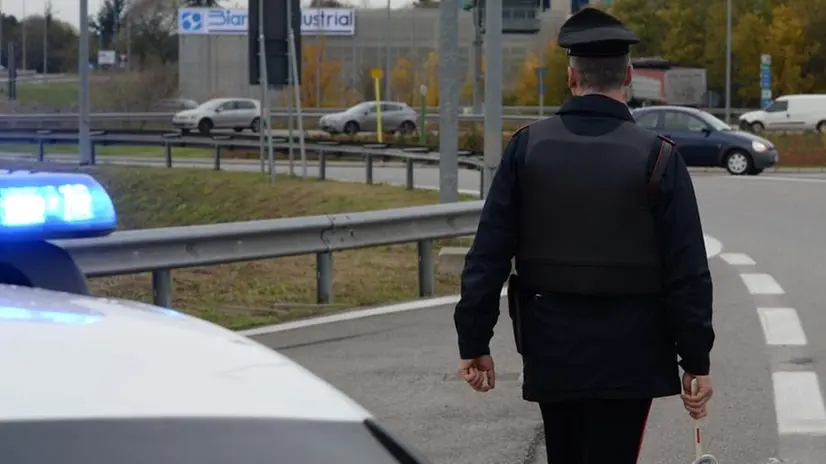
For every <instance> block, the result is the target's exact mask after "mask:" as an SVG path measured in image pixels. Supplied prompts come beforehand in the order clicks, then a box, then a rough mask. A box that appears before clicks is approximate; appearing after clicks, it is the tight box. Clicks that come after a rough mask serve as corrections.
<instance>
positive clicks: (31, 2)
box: [0, 0, 411, 26]
mask: <svg viewBox="0 0 826 464" xmlns="http://www.w3.org/2000/svg"><path fill="white" fill-rule="evenodd" d="M390 2H391V4H392V5H393V6H394V8H395V7H397V6H398V7H401V6H404V5H407V4H409V3H411V0H390ZM102 3H103V0H89V11H90V12H91V13H92V14H94V13H95V12H97V11H98V9H99V8H100V5H101V4H102ZM225 3H226V4H227V5H234V4H238V5H240V6H241V7H246V5H247V0H233V1H228V2H225ZM302 3H309V1H306V2H305V1H302ZM348 3H353V4H356V5H358V6H362V5H364V4H365V3H366V4H367V5H370V6H384V5H387V0H367V1H362V0H355V1H351V2H348ZM45 4H46V0H0V10H2V11H3V13H6V14H12V15H14V16H17V17H18V18H19V17H21V16H23V10H24V5H25V13H26V14H27V15H30V14H38V13H41V12H42V11H43V8H44V5H45ZM52 7H53V8H54V14H55V16H57V17H58V18H60V19H62V20H63V21H67V22H69V23H72V24H74V25H75V26H77V24H78V22H79V20H80V0H52Z"/></svg>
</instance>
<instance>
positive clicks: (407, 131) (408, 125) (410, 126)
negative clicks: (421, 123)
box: [399, 121, 416, 135]
mask: <svg viewBox="0 0 826 464" xmlns="http://www.w3.org/2000/svg"><path fill="white" fill-rule="evenodd" d="M399 132H400V133H401V134H402V135H411V134H413V133H415V132H416V124H414V123H413V122H411V121H405V122H403V123H401V125H400V126H399Z"/></svg>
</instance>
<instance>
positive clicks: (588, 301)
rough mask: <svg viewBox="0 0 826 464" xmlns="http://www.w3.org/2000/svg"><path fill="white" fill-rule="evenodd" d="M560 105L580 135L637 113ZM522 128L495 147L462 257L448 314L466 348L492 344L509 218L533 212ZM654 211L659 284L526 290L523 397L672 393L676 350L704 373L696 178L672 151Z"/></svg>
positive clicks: (609, 106)
mask: <svg viewBox="0 0 826 464" xmlns="http://www.w3.org/2000/svg"><path fill="white" fill-rule="evenodd" d="M558 114H559V115H560V116H561V117H562V118H563V121H564V123H565V125H566V126H567V127H568V128H569V129H570V130H571V131H573V132H574V133H576V134H578V135H581V136H582V137H593V136H598V135H600V134H604V133H606V132H610V131H611V130H613V129H614V128H615V127H616V126H617V125H618V124H620V123H621V122H622V121H633V117H632V116H631V114H630V112H629V110H628V108H627V107H626V106H625V105H624V104H623V103H621V102H618V101H616V100H612V99H610V98H608V97H604V96H599V95H588V96H582V97H573V98H571V99H570V100H568V102H566V103H565V105H564V106H563V107H562V108H561V109H560V111H559V112H558ZM530 130H531V127H528V128H526V129H523V130H522V131H520V132H519V133H517V134H516V135H515V137H514V138H513V139H512V140H511V142H510V144H509V146H508V147H507V149H506V150H505V153H504V154H503V156H502V160H501V164H500V165H499V167H498V169H497V171H496V174H495V176H494V178H493V181H492V184H491V187H490V192H489V194H488V197H487V198H486V200H485V205H484V208H483V210H482V215H481V219H480V222H479V228H478V230H477V233H476V237H475V239H474V243H473V246H472V247H471V249H470V252H469V254H468V256H467V260H466V262H465V268H464V271H463V273H462V282H461V283H462V290H461V300H460V301H459V303H458V304H457V305H456V310H455V313H454V321H455V324H456V330H457V332H458V336H459V352H460V355H461V357H462V359H471V358H475V357H478V356H481V355H483V354H489V353H490V348H489V344H490V339H491V337H492V336H493V329H494V326H495V325H496V322H497V320H498V317H499V311H500V310H499V306H500V292H501V289H502V286H503V284H504V283H505V281H506V280H507V277H508V275H509V274H510V270H511V259H512V258H513V256H514V254H515V251H516V246H517V240H518V237H517V233H516V226H517V224H518V222H519V221H518V220H517V218H518V215H520V214H530V211H527V212H520V208H519V189H518V182H519V180H518V177H517V169H518V167H519V166H520V165H521V163H523V162H524V158H525V150H526V146H527V139H528V137H527V134H528V132H529V131H530ZM659 149H660V146H659V139H658V143H657V144H655V146H652V147H651V159H650V162H649V170H653V165H654V162H655V160H656V156H657V153H658V152H659ZM583 213H584V214H585V212H583ZM652 214H653V215H654V217H655V223H656V226H657V227H658V229H659V231H658V232H659V235H660V239H661V247H662V256H663V266H664V269H663V272H664V288H663V292H662V294H661V295H659V296H650V295H649V296H629V297H618V296H591V295H574V294H548V295H542V296H541V297H539V298H537V297H534V296H532V297H531V298H530V299H529V301H528V303H527V304H526V307H525V308H523V310H522V319H523V322H522V329H523V341H524V353H523V363H524V384H523V397H524V399H526V400H528V401H537V402H546V401H566V400H578V399H601V398H656V397H663V396H671V395H675V394H678V393H679V392H680V380H679V370H678V360H679V365H681V366H682V367H683V369H685V370H686V371H688V372H691V373H694V374H698V375H702V374H708V373H709V364H710V361H709V353H710V351H711V348H712V345H713V343H714V330H713V328H712V282H711V275H710V273H709V268H708V259H707V257H706V250H705V244H704V241H703V230H702V226H701V224H700V215H699V211H698V208H697V201H696V198H695V195H694V188H693V185H692V182H691V178H690V176H689V173H688V170H687V168H686V166H685V164H684V162H683V160H682V157H680V156H679V152H678V150H674V152H673V155H672V157H671V158H670V162H669V164H668V166H667V168H666V170H665V174H664V176H663V179H662V183H661V186H660V192H659V195H658V199H657V200H656V202H655V203H654V204H653V205H652ZM508 326H509V325H508Z"/></svg>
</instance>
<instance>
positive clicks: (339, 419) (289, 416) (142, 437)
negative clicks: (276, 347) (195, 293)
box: [0, 172, 427, 464]
mask: <svg viewBox="0 0 826 464" xmlns="http://www.w3.org/2000/svg"><path fill="white" fill-rule="evenodd" d="M116 223H117V220H116V214H115V209H114V206H113V204H112V201H111V199H110V198H109V196H108V195H107V193H106V191H105V190H104V188H103V187H102V186H101V185H100V184H99V183H97V182H96V181H95V180H94V179H93V178H91V177H89V176H87V175H83V174H74V173H72V174H58V173H29V172H22V173H11V174H3V175H0V453H1V454H2V462H3V464H46V463H53V464H57V463H60V464H131V463H134V464H138V463H140V464H210V463H216V464H217V463H220V464H223V463H226V464H259V463H260V464H264V463H266V464H326V463H336V464H398V463H405V464H416V463H426V462H427V461H426V460H425V459H424V458H422V457H421V456H420V455H418V454H417V453H416V452H415V451H413V450H411V449H409V448H407V447H406V446H405V445H404V444H402V443H401V442H400V441H399V440H398V439H396V438H393V437H392V436H391V435H390V434H389V433H388V432H387V431H386V430H385V429H383V428H382V427H381V426H380V425H379V424H377V423H376V420H375V419H374V417H373V416H371V414H370V413H369V412H367V411H366V410H364V409H363V408H362V407H360V406H359V405H358V404H356V403H355V402H353V401H352V400H351V399H349V398H348V397H347V396H345V395H344V394H342V393H341V392H339V391H338V390H336V389H335V388H333V387H332V386H330V385H329V384H327V383H326V382H324V381H323V380H321V379H319V378H317V377H316V376H314V375H313V374H311V373H310V372H309V371H307V370H305V369H304V368H302V367H301V366H299V365H297V364H296V363H294V362H292V361H291V360H289V359H288V358H286V357H284V356H282V355H280V354H278V353H276V352H275V351H272V350H270V349H269V348H267V347H265V346H263V345H260V344H258V343H256V342H254V341H252V340H250V339H248V338H246V337H243V336H240V335H237V334H235V333H234V332H231V331H229V330H225V329H223V328H221V327H218V326H215V325H213V324H210V323H208V322H205V321H202V320H199V319H196V318H193V317H190V316H187V315H184V314H181V313H178V312H175V311H172V310H170V309H166V308H160V307H156V306H151V305H147V304H143V303H137V302H131V301H124V300H112V299H102V298H95V297H93V296H91V295H90V292H89V288H88V286H87V283H86V280H85V278H84V276H83V274H82V272H81V271H80V269H78V267H77V265H76V264H75V263H74V261H73V260H72V257H71V256H70V255H69V254H68V253H67V252H65V251H64V250H63V249H62V248H61V247H60V246H59V243H53V242H51V240H59V239H72V238H83V237H99V236H104V235H107V234H109V233H111V232H113V231H114V230H115V227H116Z"/></svg>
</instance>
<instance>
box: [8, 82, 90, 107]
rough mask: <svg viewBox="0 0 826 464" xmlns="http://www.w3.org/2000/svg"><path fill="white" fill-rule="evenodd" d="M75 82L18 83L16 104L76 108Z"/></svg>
mask: <svg viewBox="0 0 826 464" xmlns="http://www.w3.org/2000/svg"><path fill="white" fill-rule="evenodd" d="M77 99H78V83H77V82H37V83H35V82H20V83H18V84H17V102H18V103H20V104H22V105H31V106H51V107H72V106H77Z"/></svg>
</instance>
